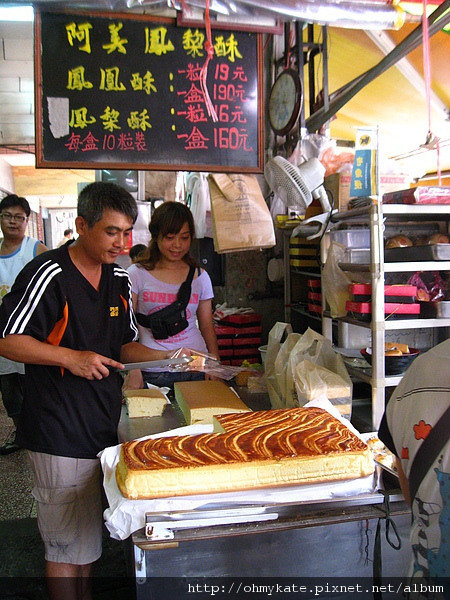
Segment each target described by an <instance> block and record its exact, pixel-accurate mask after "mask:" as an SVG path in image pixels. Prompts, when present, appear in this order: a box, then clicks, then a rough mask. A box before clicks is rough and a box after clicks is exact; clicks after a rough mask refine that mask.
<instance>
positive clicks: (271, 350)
mask: <svg viewBox="0 0 450 600" xmlns="http://www.w3.org/2000/svg"><path fill="white" fill-rule="evenodd" d="M284 335H287V336H288V337H287V339H289V337H290V336H292V335H294V334H293V333H292V326H291V325H290V324H289V323H281V322H277V323H275V325H274V326H273V327H272V329H271V330H270V331H269V337H268V341H267V353H266V360H265V373H266V384H267V390H268V392H269V398H270V402H271V404H272V406H273V408H285V407H286V405H285V403H284V400H283V396H282V393H281V389H280V384H279V380H280V379H282V377H283V374H282V373H279V374H277V373H276V371H275V369H276V367H275V361H276V359H277V356H278V353H279V351H280V348H281V340H282V339H283V336H284ZM295 335H297V334H295ZM282 370H283V366H282Z"/></svg>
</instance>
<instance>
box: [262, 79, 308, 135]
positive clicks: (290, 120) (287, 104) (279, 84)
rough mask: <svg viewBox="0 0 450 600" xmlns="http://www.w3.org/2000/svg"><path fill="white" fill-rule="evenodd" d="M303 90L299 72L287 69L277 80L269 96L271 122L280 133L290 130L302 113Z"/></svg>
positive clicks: (275, 130) (276, 131)
mask: <svg viewBox="0 0 450 600" xmlns="http://www.w3.org/2000/svg"><path fill="white" fill-rule="evenodd" d="M301 105H302V90H301V83H300V78H299V76H298V73H297V72H296V71H294V70H293V69H285V70H284V71H283V72H282V73H281V74H280V75H279V76H278V78H277V80H276V81H275V83H274V85H273V87H272V90H271V92H270V98H269V122H270V126H271V127H272V129H273V130H274V132H275V133H277V134H278V135H284V134H286V133H287V132H288V131H290V130H291V129H292V128H293V127H294V125H295V123H296V121H297V118H298V115H299V114H300V108H301Z"/></svg>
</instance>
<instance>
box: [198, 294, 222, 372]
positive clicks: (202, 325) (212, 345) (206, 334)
mask: <svg viewBox="0 0 450 600" xmlns="http://www.w3.org/2000/svg"><path fill="white" fill-rule="evenodd" d="M197 319H198V327H199V329H200V333H201V334H202V336H203V339H204V340H205V343H206V347H207V348H208V352H209V354H212V355H213V356H215V357H216V358H217V360H220V357H219V346H218V344H217V337H216V332H215V331H214V323H213V312H212V303H211V300H200V302H199V303H198V309H197Z"/></svg>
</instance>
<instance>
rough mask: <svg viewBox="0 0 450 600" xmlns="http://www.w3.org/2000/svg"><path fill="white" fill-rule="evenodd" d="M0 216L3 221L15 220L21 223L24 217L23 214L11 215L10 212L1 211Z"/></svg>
mask: <svg viewBox="0 0 450 600" xmlns="http://www.w3.org/2000/svg"><path fill="white" fill-rule="evenodd" d="M0 216H1V218H2V219H3V220H4V221H10V222H11V221H16V223H23V222H24V221H25V219H26V217H24V216H23V215H12V214H11V213H2V214H1V215H0Z"/></svg>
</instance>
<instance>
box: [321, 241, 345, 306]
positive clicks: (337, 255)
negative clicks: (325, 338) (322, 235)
mask: <svg viewBox="0 0 450 600" xmlns="http://www.w3.org/2000/svg"><path fill="white" fill-rule="evenodd" d="M345 250H346V247H345V246H344V245H343V244H339V243H338V242H331V245H330V249H329V251H328V256H327V260H326V262H325V266H324V268H323V271H322V292H323V293H324V295H325V298H326V300H327V302H328V305H329V307H330V312H331V316H332V317H333V318H336V317H345V316H346V315H347V310H346V308H345V303H346V302H347V300H350V292H349V291H348V286H349V284H350V283H351V282H352V280H351V278H350V277H349V276H348V275H347V273H344V271H343V270H342V269H341V268H340V266H339V263H340V262H341V260H342V258H343V257H344V252H345Z"/></svg>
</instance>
